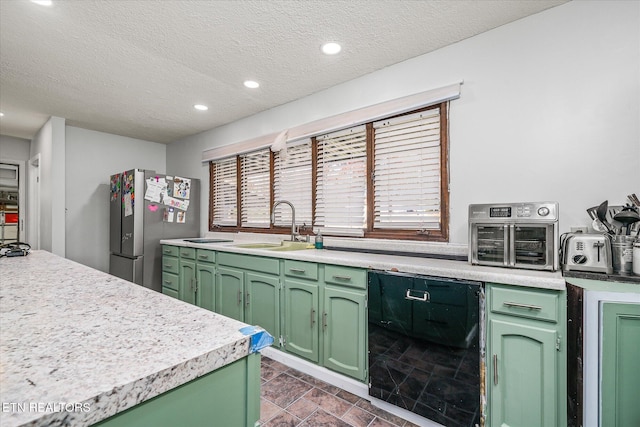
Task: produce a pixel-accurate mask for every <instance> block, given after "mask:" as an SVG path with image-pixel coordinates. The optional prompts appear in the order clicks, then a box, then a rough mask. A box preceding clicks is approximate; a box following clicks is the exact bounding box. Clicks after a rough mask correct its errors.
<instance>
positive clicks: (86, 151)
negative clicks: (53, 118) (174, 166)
mask: <svg viewBox="0 0 640 427" xmlns="http://www.w3.org/2000/svg"><path fill="white" fill-rule="evenodd" d="M66 142H67V144H66V166H67V168H66V177H65V182H66V189H67V198H66V203H67V205H66V206H67V219H66V230H67V236H66V237H67V258H69V259H72V260H74V261H77V262H80V263H82V264H84V265H88V266H90V267H93V268H96V269H98V270H102V271H105V272H106V271H108V270H109V176H111V175H113V174H114V173H118V172H122V171H125V170H128V169H134V168H138V169H152V170H155V171H156V172H158V173H164V172H165V166H166V145H164V144H159V143H156V142H151V141H144V140H140V139H133V138H127V137H122V136H118V135H112V134H108V133H103V132H96V131H91V130H86V129H81V128H76V127H72V126H67V129H66Z"/></svg>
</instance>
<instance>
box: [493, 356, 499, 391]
mask: <svg viewBox="0 0 640 427" xmlns="http://www.w3.org/2000/svg"><path fill="white" fill-rule="evenodd" d="M493 385H498V355H497V354H494V355H493Z"/></svg>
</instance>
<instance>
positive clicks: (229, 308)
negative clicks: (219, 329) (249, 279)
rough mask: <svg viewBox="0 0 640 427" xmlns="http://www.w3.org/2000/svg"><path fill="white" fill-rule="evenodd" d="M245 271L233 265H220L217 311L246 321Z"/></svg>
mask: <svg viewBox="0 0 640 427" xmlns="http://www.w3.org/2000/svg"><path fill="white" fill-rule="evenodd" d="M244 274H245V273H244V272H243V271H242V270H238V269H237V268H232V267H218V277H217V279H218V280H217V282H218V283H217V286H216V312H217V313H220V314H222V315H224V316H227V317H231V318H233V319H236V320H239V321H241V322H244V296H243V293H244Z"/></svg>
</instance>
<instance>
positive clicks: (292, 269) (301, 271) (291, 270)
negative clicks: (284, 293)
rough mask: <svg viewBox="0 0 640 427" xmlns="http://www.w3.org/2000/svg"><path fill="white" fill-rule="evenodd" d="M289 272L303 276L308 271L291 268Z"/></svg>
mask: <svg viewBox="0 0 640 427" xmlns="http://www.w3.org/2000/svg"><path fill="white" fill-rule="evenodd" d="M289 271H290V272H292V273H300V274H303V273H304V272H305V271H306V270H305V269H303V268H290V269H289Z"/></svg>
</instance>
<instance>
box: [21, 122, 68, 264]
mask: <svg viewBox="0 0 640 427" xmlns="http://www.w3.org/2000/svg"><path fill="white" fill-rule="evenodd" d="M64 153H65V119H63V118H60V117H51V118H50V119H49V120H48V121H47V122H46V123H45V124H44V126H42V128H41V129H40V130H39V131H38V133H37V134H36V136H35V137H34V138H33V139H32V140H31V149H30V154H29V158H31V157H34V156H35V155H37V154H40V155H41V159H40V249H44V250H46V251H49V252H52V253H54V254H56V255H60V256H62V257H64V256H65V221H64V219H65V210H64V209H65V206H64V204H65V156H64ZM27 233H28V231H27Z"/></svg>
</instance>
